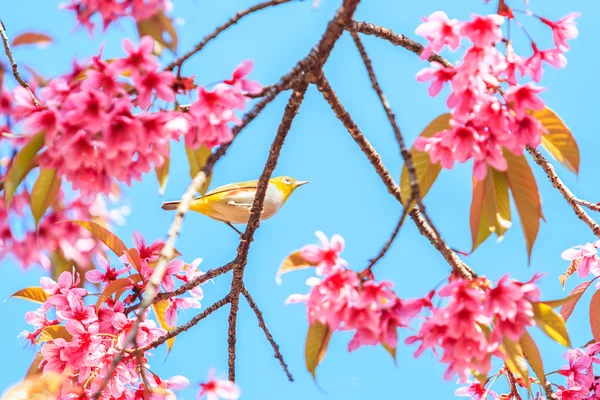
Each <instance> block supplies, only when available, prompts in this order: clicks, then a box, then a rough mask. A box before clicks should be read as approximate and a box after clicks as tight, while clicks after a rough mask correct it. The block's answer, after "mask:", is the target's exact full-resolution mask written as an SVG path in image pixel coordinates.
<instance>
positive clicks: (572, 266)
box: [558, 259, 580, 289]
mask: <svg viewBox="0 0 600 400" xmlns="http://www.w3.org/2000/svg"><path fill="white" fill-rule="evenodd" d="M579 261H580V260H579V259H575V260H573V261H571V263H570V264H569V267H568V268H567V270H566V271H565V273H564V274H561V275H560V276H559V277H558V281H559V282H560V284H561V286H562V287H563V289H564V288H565V283H566V282H567V278H568V277H570V276H571V275H573V274H574V273H575V272H577V268H579Z"/></svg>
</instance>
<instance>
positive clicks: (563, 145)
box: [532, 107, 579, 174]
mask: <svg viewBox="0 0 600 400" xmlns="http://www.w3.org/2000/svg"><path fill="white" fill-rule="evenodd" d="M532 114H533V116H534V117H535V118H537V119H538V120H539V121H540V122H541V123H542V125H543V126H544V128H546V130H547V131H548V133H547V134H545V135H542V143H541V144H542V146H543V147H544V148H545V149H546V150H547V151H548V153H550V154H551V155H552V157H554V159H556V160H557V161H558V162H559V163H561V164H562V165H564V166H565V167H567V168H568V169H569V170H570V171H572V172H574V173H575V174H579V147H578V146H577V142H576V141H575V138H574V137H573V135H572V134H571V131H570V130H569V128H568V127H567V125H566V124H565V123H564V122H563V121H562V119H560V117H559V116H558V115H557V114H556V113H555V112H554V111H552V110H551V109H549V108H548V107H546V108H544V109H542V110H538V111H533V112H532Z"/></svg>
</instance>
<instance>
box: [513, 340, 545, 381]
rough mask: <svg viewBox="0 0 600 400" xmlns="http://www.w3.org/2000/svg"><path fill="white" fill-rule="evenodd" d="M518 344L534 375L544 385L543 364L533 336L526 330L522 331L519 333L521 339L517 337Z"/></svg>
mask: <svg viewBox="0 0 600 400" xmlns="http://www.w3.org/2000/svg"><path fill="white" fill-rule="evenodd" d="M519 344H520V345H521V349H522V350H523V355H524V356H525V359H526V360H527V362H528V363H529V365H531V369H533V372H535V375H536V376H537V378H538V379H539V381H540V383H541V384H542V387H543V386H545V385H546V373H545V372H544V364H543V363H542V356H541V355H540V350H539V349H538V347H537V345H536V344H535V341H534V340H533V338H532V337H531V336H530V335H529V333H528V332H527V331H525V332H523V335H521V339H519Z"/></svg>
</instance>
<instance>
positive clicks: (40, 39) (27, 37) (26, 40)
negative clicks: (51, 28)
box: [11, 32, 52, 47]
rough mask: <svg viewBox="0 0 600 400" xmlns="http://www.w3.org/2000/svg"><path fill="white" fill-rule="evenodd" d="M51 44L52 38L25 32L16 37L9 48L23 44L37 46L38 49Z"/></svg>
mask: <svg viewBox="0 0 600 400" xmlns="http://www.w3.org/2000/svg"><path fill="white" fill-rule="evenodd" d="M50 43H52V38H51V37H50V36H48V35H46V34H43V33H37V32H26V33H22V34H20V35H18V36H17V37H15V38H14V39H13V41H12V44H11V46H13V47H17V46H22V45H25V44H37V45H38V46H40V47H44V46H47V45H48V44H50Z"/></svg>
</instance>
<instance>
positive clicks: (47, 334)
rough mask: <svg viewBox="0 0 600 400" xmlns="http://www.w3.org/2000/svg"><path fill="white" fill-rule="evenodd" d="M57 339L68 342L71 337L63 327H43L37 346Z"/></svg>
mask: <svg viewBox="0 0 600 400" xmlns="http://www.w3.org/2000/svg"><path fill="white" fill-rule="evenodd" d="M58 338H62V339H65V340H66V341H70V340H71V339H72V338H73V337H72V336H71V334H70V333H69V331H67V328H65V327H64V326H62V325H50V326H47V327H45V328H44V329H43V330H42V332H41V333H40V337H39V338H38V341H37V342H38V344H39V343H43V342H47V341H49V340H54V339H58Z"/></svg>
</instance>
